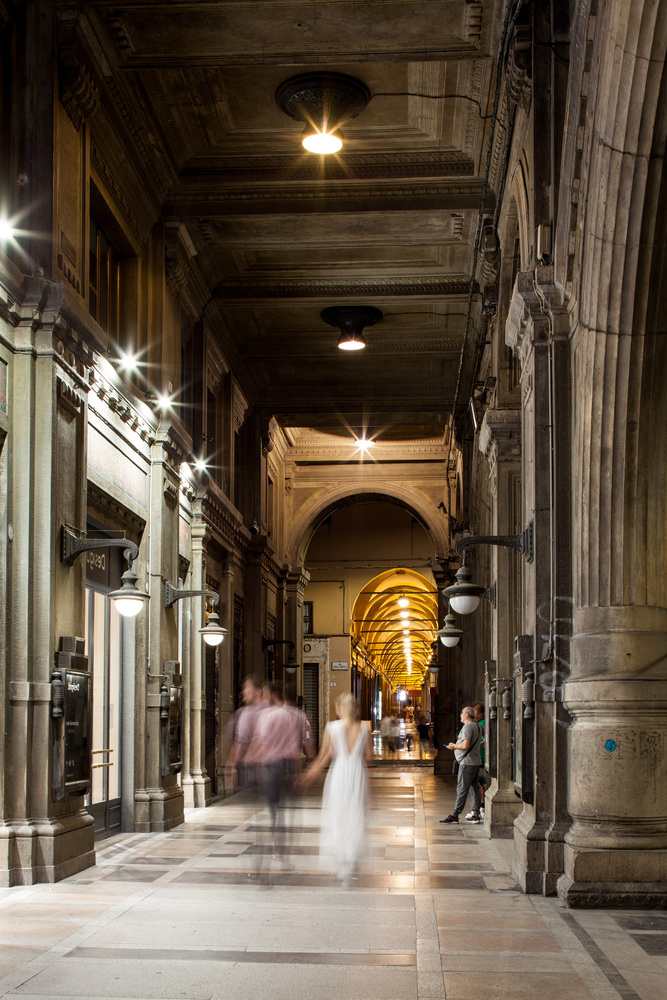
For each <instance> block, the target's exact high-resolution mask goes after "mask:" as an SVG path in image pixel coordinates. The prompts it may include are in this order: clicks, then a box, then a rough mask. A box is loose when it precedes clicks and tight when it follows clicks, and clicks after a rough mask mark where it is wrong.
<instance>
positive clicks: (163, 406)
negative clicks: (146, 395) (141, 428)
mask: <svg viewBox="0 0 667 1000" xmlns="http://www.w3.org/2000/svg"><path fill="white" fill-rule="evenodd" d="M156 402H157V405H158V408H159V409H160V410H168V409H170V408H171V396H165V395H164V394H163V393H160V395H159V396H158V397H157V401H156Z"/></svg>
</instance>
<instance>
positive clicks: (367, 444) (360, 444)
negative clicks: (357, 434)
mask: <svg viewBox="0 0 667 1000" xmlns="http://www.w3.org/2000/svg"><path fill="white" fill-rule="evenodd" d="M374 447H375V441H367V440H366V438H359V439H358V440H357V448H359V450H360V451H368V450H369V449H370V448H374Z"/></svg>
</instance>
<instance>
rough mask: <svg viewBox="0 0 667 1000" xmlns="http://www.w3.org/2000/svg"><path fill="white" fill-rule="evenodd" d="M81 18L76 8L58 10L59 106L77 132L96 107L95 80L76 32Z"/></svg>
mask: <svg viewBox="0 0 667 1000" xmlns="http://www.w3.org/2000/svg"><path fill="white" fill-rule="evenodd" d="M80 17H81V11H80V9H79V8H78V7H77V6H74V5H72V6H68V7H61V8H59V9H58V76H59V87H60V103H61V104H62V106H63V108H64V109H65V112H66V114H67V117H68V118H69V119H70V121H71V122H72V125H73V126H74V128H75V129H76V130H77V132H78V131H80V129H81V126H82V125H83V123H84V122H85V121H87V119H88V118H90V116H91V115H92V114H94V112H95V111H96V110H97V106H98V92H97V81H96V80H95V77H94V75H93V70H92V68H91V65H90V63H89V60H88V58H87V55H86V52H85V49H84V46H83V41H82V38H81V35H80V33H79V30H78V25H79V19H80Z"/></svg>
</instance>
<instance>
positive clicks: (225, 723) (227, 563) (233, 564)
mask: <svg viewBox="0 0 667 1000" xmlns="http://www.w3.org/2000/svg"><path fill="white" fill-rule="evenodd" d="M239 565H240V560H239V556H238V554H237V553H236V552H228V553H227V554H226V555H225V557H224V559H223V564H222V579H221V580H220V611H219V614H220V624H221V625H222V626H223V628H226V629H227V635H226V636H225V638H224V639H223V641H222V642H221V644H220V645H219V646H218V670H219V675H218V699H219V700H218V713H219V714H218V719H219V725H218V739H219V741H220V745H219V748H218V755H217V759H218V761H219V771H218V776H217V778H218V780H217V788H218V791H220V789H221V788H224V787H225V771H224V768H225V762H226V760H227V757H228V755H229V751H230V749H231V743H232V731H231V730H232V719H233V715H234V694H233V689H234V677H233V670H234V666H233V656H234V589H235V588H234V583H235V578H236V572H237V570H238V568H239Z"/></svg>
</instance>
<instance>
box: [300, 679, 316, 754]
mask: <svg viewBox="0 0 667 1000" xmlns="http://www.w3.org/2000/svg"><path fill="white" fill-rule="evenodd" d="M303 700H304V702H305V706H304V708H305V711H306V718H307V719H308V722H309V723H310V731H311V733H312V736H313V743H314V745H315V749H316V750H319V746H320V665H319V663H304V665H303Z"/></svg>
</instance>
